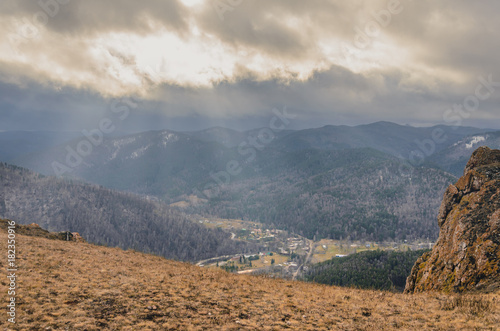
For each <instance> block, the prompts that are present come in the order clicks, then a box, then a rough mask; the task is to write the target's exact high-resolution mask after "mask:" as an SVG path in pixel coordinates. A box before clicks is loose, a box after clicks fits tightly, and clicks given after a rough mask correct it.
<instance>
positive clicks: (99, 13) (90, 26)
mask: <svg viewBox="0 0 500 331" xmlns="http://www.w3.org/2000/svg"><path fill="white" fill-rule="evenodd" d="M59 2H60V3H59ZM39 12H45V13H46V14H48V16H49V19H48V20H47V24H46V26H47V27H48V28H49V29H50V30H52V31H53V32H55V33H61V34H73V35H86V34H99V33H106V32H133V33H147V32H151V31H153V30H154V29H156V28H158V25H156V26H155V25H152V24H151V22H150V20H153V21H156V22H158V23H159V24H161V26H164V27H167V28H168V29H173V30H177V31H182V30H183V29H185V28H186V27H187V24H186V22H185V18H186V17H188V12H187V10H186V8H185V7H184V6H182V4H180V3H179V2H178V1H176V0H169V1H162V0H147V1H135V0H120V1H99V0H64V1H62V0H61V1H55V0H41V1H31V0H5V1H2V2H1V3H0V13H2V14H0V15H4V16H7V15H12V16H17V17H19V18H21V17H23V18H27V19H29V20H30V21H31V22H32V23H33V24H35V25H36V23H37V21H36V18H35V15H36V14H37V13H39Z"/></svg>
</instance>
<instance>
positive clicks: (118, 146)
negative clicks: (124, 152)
mask: <svg viewBox="0 0 500 331" xmlns="http://www.w3.org/2000/svg"><path fill="white" fill-rule="evenodd" d="M134 141H135V137H131V138H123V139H116V140H114V141H113V147H115V148H116V149H115V150H114V152H113V154H112V155H111V157H110V158H109V161H111V160H114V159H115V158H116V157H117V156H118V152H120V149H121V148H122V147H123V146H125V145H128V144H131V143H133V142H134Z"/></svg>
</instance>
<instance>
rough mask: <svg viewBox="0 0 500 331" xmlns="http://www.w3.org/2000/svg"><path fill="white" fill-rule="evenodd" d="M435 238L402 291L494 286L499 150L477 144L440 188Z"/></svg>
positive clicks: (499, 225) (499, 235)
mask: <svg viewBox="0 0 500 331" xmlns="http://www.w3.org/2000/svg"><path fill="white" fill-rule="evenodd" d="M438 224H439V228H440V232H439V239H438V241H437V242H436V245H435V246H434V248H433V249H432V251H430V252H428V253H426V254H424V255H423V256H422V257H420V258H419V259H418V260H417V262H416V263H415V265H414V266H413V269H412V271H411V274H410V276H409V277H408V279H407V280H406V288H405V293H414V292H422V291H432V290H435V291H444V292H464V291H485V292H491V291H496V290H498V289H499V288H500V150H491V149H489V148H488V147H480V148H479V149H477V150H476V151H475V152H474V153H473V154H472V156H471V159H470V160H469V162H468V163H467V166H466V167H465V171H464V175H463V176H462V177H461V178H460V179H459V180H458V182H457V183H456V184H455V185H450V186H449V187H448V189H447V190H446V193H445V194H444V199H443V202H442V204H441V208H440V210H439V215H438Z"/></svg>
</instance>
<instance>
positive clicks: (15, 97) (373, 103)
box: [0, 0, 500, 129]
mask: <svg viewBox="0 0 500 331" xmlns="http://www.w3.org/2000/svg"><path fill="white" fill-rule="evenodd" d="M220 1H222V3H225V4H226V5H228V6H230V7H228V8H229V10H227V11H226V12H224V13H223V17H222V18H223V19H221V15H220V12H219V13H218V12H217V10H216V9H215V8H214V2H213V1H209V0H206V1H199V2H198V3H192V4H191V3H189V5H188V3H187V2H186V1H184V0H183V1H181V0H179V1H160V0H147V1H133V0H123V1H97V0H66V1H63V0H57V1H56V0H45V1H44V0H42V2H41V3H43V4H45V5H44V6H40V5H39V4H38V1H28V0H21V1H14V0H6V1H3V2H1V3H0V24H2V26H3V27H5V31H7V33H5V34H3V35H1V36H0V96H1V98H2V99H1V101H0V111H1V113H0V120H1V121H3V123H7V122H8V123H14V122H15V121H21V120H20V119H21V117H23V116H28V115H27V114H29V113H30V112H31V113H32V114H33V116H32V117H31V118H38V121H39V122H40V123H45V124H44V125H45V126H46V127H50V122H51V121H50V120H47V121H43V120H41V118H52V119H54V121H55V122H54V123H56V122H57V121H59V122H65V123H70V122H71V121H76V122H77V123H76V124H75V125H74V126H75V127H78V126H84V125H91V123H92V121H94V120H95V119H96V118H98V117H99V116H102V113H103V112H104V111H105V109H106V105H107V104H108V103H109V102H110V100H112V99H113V98H120V97H127V96H134V97H136V98H139V99H141V100H142V102H143V103H142V106H141V108H140V110H138V111H139V112H140V114H137V116H138V117H137V119H138V118H139V117H140V116H143V119H142V120H141V121H142V123H143V124H144V126H145V127H146V126H148V125H150V126H152V125H153V124H156V123H163V122H162V120H161V119H162V118H163V119H165V121H164V123H167V122H168V119H174V118H175V119H180V118H183V117H184V118H186V119H190V120H192V121H193V122H196V123H203V120H200V119H210V120H208V122H210V121H211V120H214V121H218V120H224V119H229V118H230V119H234V120H235V121H237V120H238V119H243V121H244V120H245V119H249V118H263V117H265V116H267V115H268V114H269V112H270V110H271V109H272V108H273V107H282V106H284V105H287V106H288V107H289V108H290V109H293V110H294V111H295V112H297V113H298V114H299V115H300V118H302V119H303V120H304V121H305V122H306V121H307V119H308V118H309V119H313V120H311V122H310V123H312V122H314V121H317V122H318V123H321V122H323V123H324V122H325V121H328V119H330V120H332V121H340V122H342V121H343V122H345V123H351V124H355V122H356V121H357V122H366V121H369V120H380V119H384V120H394V121H399V122H402V123H403V122H411V123H440V122H442V121H443V113H444V112H445V110H446V109H447V108H448V107H451V106H452V105H453V104H454V103H461V102H463V100H464V98H465V97H466V96H467V95H469V94H472V93H474V90H475V87H476V85H477V84H478V76H487V75H489V74H492V75H493V77H494V80H495V81H500V70H499V68H498V65H497V62H498V61H497V57H498V54H499V53H500V40H499V39H498V38H497V36H496V34H497V32H498V31H499V30H500V23H499V22H498V20H497V19H496V16H495V15H496V13H497V12H498V10H499V9H500V4H498V3H497V2H495V1H493V0H487V1H484V2H482V3H481V6H479V5H477V4H473V3H471V2H469V1H466V0H454V1H451V0H443V1H440V2H435V1H429V0H422V1H409V0H400V2H399V7H398V8H399V10H398V11H397V13H393V14H391V15H390V17H389V19H388V21H386V23H387V24H382V23H380V22H381V21H380V20H381V17H382V19H383V18H384V16H383V15H384V13H385V14H387V12H388V10H389V8H390V6H391V3H394V1H395V0H391V1H383V0H376V1H367V0H355V1H349V2H346V1H340V0H330V1H324V0H310V1H307V2H306V1H302V0H274V1H265V0H253V1H247V0H243V1H241V2H237V1H232V2H229V1H226V0H220ZM66 2H67V3H66ZM63 3H65V4H63ZM56 4H57V5H56ZM44 8H45V9H44ZM40 13H42V14H40ZM52 14H53V15H52ZM37 15H38V16H37ZM43 15H45V16H46V22H44V24H41V23H40V20H42V21H43V19H41V17H43ZM381 15H382V16H381ZM37 17H38V18H37ZM387 18H388V17H387V16H385V19H387ZM37 19H38V21H37ZM42 23H43V22H42ZM30 24H31V25H33V27H34V28H35V29H36V31H37V33H34V34H29V33H28V34H27V33H26V32H30V31H31V30H30V29H29V28H30V26H29V25H30ZM374 28H376V29H375V30H373V29H374ZM31 32H33V31H31ZM360 41H365V42H366V45H360ZM498 101H500V91H497V92H495V93H494V95H493V96H492V97H491V98H489V99H488V100H484V101H482V102H481V106H480V109H479V110H478V111H477V112H475V113H474V114H472V116H471V117H470V118H468V119H467V120H468V121H469V122H470V123H472V122H474V121H476V123H487V121H494V120H496V119H497V117H498V115H497V111H498V108H497V105H498ZM138 120H139V119H138ZM187 122H189V121H187ZM187 122H183V123H187ZM256 122H258V120H256ZM305 122H304V123H305ZM179 123H180V122H179ZM210 123H211V122H210ZM490 123H491V122H490ZM35 124H36V121H33V122H32V124H30V126H33V125H35ZM19 125H20V126H22V124H19ZM26 125H28V124H26ZM183 125H184V124H183ZM0 129H2V128H0Z"/></svg>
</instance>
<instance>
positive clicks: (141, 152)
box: [130, 145, 151, 159]
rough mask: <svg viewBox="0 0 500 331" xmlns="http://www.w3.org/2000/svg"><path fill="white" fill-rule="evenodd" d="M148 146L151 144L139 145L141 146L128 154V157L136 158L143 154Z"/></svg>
mask: <svg viewBox="0 0 500 331" xmlns="http://www.w3.org/2000/svg"><path fill="white" fill-rule="evenodd" d="M149 147H151V145H147V146H144V147H141V148H139V149H137V150H135V151H134V152H133V153H132V155H130V158H131V159H137V158H138V157H139V156H142V155H144V153H145V152H146V151H147V150H148V148H149Z"/></svg>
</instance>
